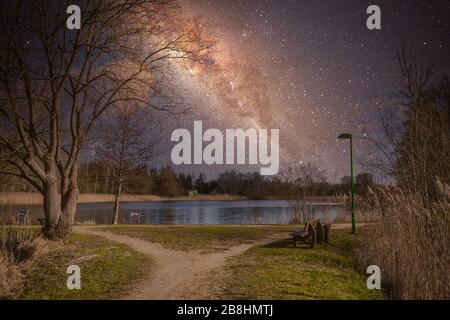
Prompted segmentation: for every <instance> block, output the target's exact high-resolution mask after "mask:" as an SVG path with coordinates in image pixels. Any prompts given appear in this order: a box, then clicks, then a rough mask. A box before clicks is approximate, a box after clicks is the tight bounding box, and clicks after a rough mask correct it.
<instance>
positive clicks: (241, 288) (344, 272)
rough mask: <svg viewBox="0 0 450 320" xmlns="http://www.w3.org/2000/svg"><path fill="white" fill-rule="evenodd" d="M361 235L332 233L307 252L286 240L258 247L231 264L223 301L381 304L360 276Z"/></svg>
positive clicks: (228, 266) (377, 293)
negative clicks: (357, 255) (361, 301)
mask: <svg viewBox="0 0 450 320" xmlns="http://www.w3.org/2000/svg"><path fill="white" fill-rule="evenodd" d="M357 239H358V238H357V236H352V235H350V234H349V230H345V229H344V230H333V234H332V241H331V242H330V243H329V244H322V245H318V246H316V247H315V248H314V249H312V250H311V249H309V248H308V246H306V245H303V244H300V245H298V247H297V248H293V247H292V241H290V240H283V241H279V242H276V243H272V244H269V245H266V246H261V247H255V248H252V249H250V250H249V251H247V252H246V253H245V254H243V255H240V256H238V257H235V258H233V259H231V260H230V261H229V262H228V265H227V270H226V274H227V275H226V276H225V278H224V279H223V280H222V281H223V285H222V286H221V287H222V288H223V292H222V293H221V294H220V295H219V297H220V298H222V299H382V298H383V294H382V293H381V292H380V291H377V290H369V289H367V287H366V279H367V275H365V274H364V273H360V272H358V271H356V269H357V268H356V264H355V260H354V250H355V248H356V247H357V245H358V240H357Z"/></svg>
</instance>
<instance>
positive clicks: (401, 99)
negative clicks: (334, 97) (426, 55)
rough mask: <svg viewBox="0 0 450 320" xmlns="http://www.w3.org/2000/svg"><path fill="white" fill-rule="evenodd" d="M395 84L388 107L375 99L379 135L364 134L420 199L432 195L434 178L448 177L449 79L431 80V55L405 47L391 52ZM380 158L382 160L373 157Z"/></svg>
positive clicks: (389, 171) (433, 75) (388, 168)
mask: <svg viewBox="0 0 450 320" xmlns="http://www.w3.org/2000/svg"><path fill="white" fill-rule="evenodd" d="M397 60H398V65H399V69H400V90H399V91H398V93H397V96H396V98H397V101H395V104H394V105H393V106H391V107H389V106H386V105H382V104H379V105H378V110H379V114H380V118H379V119H380V121H379V125H380V126H379V135H378V136H375V135H373V134H369V135H368V138H369V140H370V141H371V142H372V143H373V144H374V146H375V147H376V149H377V151H378V152H379V154H380V155H381V158H382V160H384V161H385V163H386V164H385V165H383V166H378V167H379V169H380V168H381V169H384V171H385V172H386V174H387V175H391V176H393V177H394V178H395V179H396V181H397V182H398V183H399V185H400V186H401V187H403V188H404V189H407V190H408V191H411V192H413V193H417V194H420V195H421V196H422V197H423V198H424V199H433V198H436V197H438V192H437V189H436V179H439V180H441V181H443V182H444V183H448V182H449V181H450V165H449V164H450V162H449V160H448V159H449V157H450V139H449V136H450V121H449V119H450V104H449V99H448V96H449V92H450V85H449V84H450V82H449V81H448V78H446V77H444V78H443V79H442V80H441V81H440V82H436V81H435V78H436V75H437V68H436V65H435V63H434V61H424V60H423V59H420V58H419V57H418V55H417V54H415V53H414V52H413V51H412V50H410V49H407V48H402V49H401V51H400V52H399V53H398V56H397ZM379 163H382V161H379Z"/></svg>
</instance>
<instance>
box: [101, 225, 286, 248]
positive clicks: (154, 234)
mask: <svg viewBox="0 0 450 320" xmlns="http://www.w3.org/2000/svg"><path fill="white" fill-rule="evenodd" d="M294 229H295V227H293V226H271V225H237V226H235V225H176V226H170V225H143V226H123V225H122V226H120V225H119V226H109V227H101V230H108V231H111V232H114V233H116V234H122V235H128V236H132V237H136V238H139V239H143V240H147V241H150V242H157V243H160V244H161V245H163V246H164V247H166V248H170V249H176V250H205V251H221V250H226V249H228V248H229V247H231V246H234V245H238V244H242V243H250V242H253V241H255V240H259V239H262V238H265V237H268V236H270V235H273V234H277V233H283V232H286V234H288V233H289V232H290V231H292V230H294Z"/></svg>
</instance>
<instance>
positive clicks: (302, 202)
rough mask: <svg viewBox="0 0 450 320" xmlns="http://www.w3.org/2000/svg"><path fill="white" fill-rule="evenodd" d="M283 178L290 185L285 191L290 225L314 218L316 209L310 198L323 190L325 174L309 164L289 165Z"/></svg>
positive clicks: (325, 182)
mask: <svg viewBox="0 0 450 320" xmlns="http://www.w3.org/2000/svg"><path fill="white" fill-rule="evenodd" d="M283 177H284V179H285V180H286V181H288V182H291V183H292V185H291V187H290V188H288V189H287V195H286V197H287V199H288V201H289V207H290V209H291V223H305V222H306V221H307V220H311V219H313V218H314V217H315V214H316V207H315V206H314V205H313V203H312V202H313V201H312V199H311V197H312V196H314V195H317V194H319V193H320V190H323V189H325V185H326V184H327V181H326V176H325V173H324V172H323V171H322V170H320V168H317V167H315V166H313V165H311V164H310V163H308V164H295V163H293V164H290V165H289V166H287V168H286V169H285V171H284V172H283Z"/></svg>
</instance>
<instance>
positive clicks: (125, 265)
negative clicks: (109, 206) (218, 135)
mask: <svg viewBox="0 0 450 320" xmlns="http://www.w3.org/2000/svg"><path fill="white" fill-rule="evenodd" d="M51 246H52V248H51V250H49V251H48V253H47V254H45V255H39V256H38V257H37V258H36V259H34V261H33V263H31V264H30V265H28V266H27V268H26V269H25V270H24V271H23V273H24V278H25V281H24V283H23V285H22V286H21V288H18V290H17V294H16V295H15V296H13V298H14V299H27V300H28V299H29V300H34V299H51V300H55V299H58V300H61V299H62V300H69V299H114V298H119V297H121V296H123V295H125V294H126V293H127V292H129V290H130V289H131V288H132V286H133V285H134V284H135V283H136V282H137V281H139V280H141V279H142V278H144V277H146V276H147V275H148V274H149V272H150V270H149V269H150V268H151V260H150V259H149V258H148V257H147V256H145V255H142V254H139V253H136V252H134V251H132V250H131V249H130V248H129V247H128V246H125V245H121V244H117V243H115V242H111V241H108V240H106V239H104V238H102V237H97V236H91V235H80V234H72V235H71V236H70V239H69V240H68V241H67V243H65V244H64V245H63V244H59V245H58V244H51ZM73 264H75V265H78V266H79V267H80V269H81V290H69V289H67V286H66V281H67V278H68V276H69V274H66V270H67V267H68V266H70V265H73Z"/></svg>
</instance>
